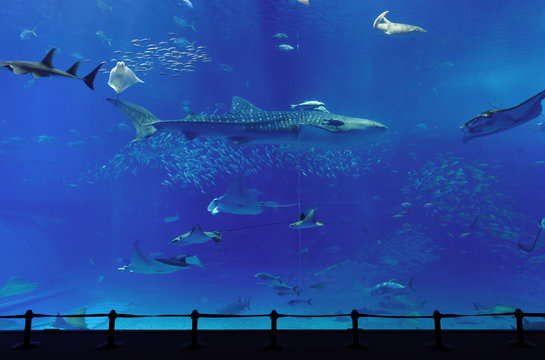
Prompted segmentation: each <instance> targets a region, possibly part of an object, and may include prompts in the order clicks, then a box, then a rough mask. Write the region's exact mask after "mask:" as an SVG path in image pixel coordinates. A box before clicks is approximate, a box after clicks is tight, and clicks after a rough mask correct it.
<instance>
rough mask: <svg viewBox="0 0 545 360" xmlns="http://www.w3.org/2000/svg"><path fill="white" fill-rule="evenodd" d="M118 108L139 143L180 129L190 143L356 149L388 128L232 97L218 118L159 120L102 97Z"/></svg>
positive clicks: (138, 108) (191, 116) (193, 116)
mask: <svg viewBox="0 0 545 360" xmlns="http://www.w3.org/2000/svg"><path fill="white" fill-rule="evenodd" d="M106 100H107V101H109V102H110V103H112V104H113V105H114V106H115V107H116V108H118V109H119V110H121V112H123V113H124V114H125V116H126V117H127V118H128V119H129V120H130V122H131V123H132V124H133V125H134V127H135V129H136V139H134V140H133V142H137V141H142V140H144V139H146V138H148V137H150V136H152V135H153V134H155V133H156V132H157V131H178V132H181V133H183V134H184V136H185V137H186V138H187V139H189V140H191V139H194V138H196V137H199V136H204V137H212V138H221V139H229V140H232V141H233V142H234V143H236V144H248V143H251V144H278V145H303V146H307V145H308V146H317V147H334V148H339V147H347V146H359V145H362V144H365V143H369V142H376V141H378V140H380V139H381V138H382V136H383V135H384V133H385V132H386V130H387V129H388V127H387V126H386V125H384V124H382V123H380V122H377V121H373V120H368V119H363V118H355V117H350V116H344V115H336V114H332V113H328V112H325V111H319V110H318V111H266V110H262V109H260V108H258V107H257V106H255V105H254V104H252V103H251V102H249V101H248V100H246V99H244V98H242V97H240V96H234V97H233V99H232V102H231V109H230V111H229V112H228V113H225V114H222V115H202V114H195V113H189V114H188V115H187V116H186V117H185V118H183V119H179V120H159V119H158V118H157V117H156V116H155V115H153V114H152V113H151V112H149V111H148V110H146V109H144V108H143V107H141V106H138V105H135V104H132V103H129V102H126V101H123V100H119V99H113V98H108V99H106Z"/></svg>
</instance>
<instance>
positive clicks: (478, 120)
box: [460, 90, 545, 142]
mask: <svg viewBox="0 0 545 360" xmlns="http://www.w3.org/2000/svg"><path fill="white" fill-rule="evenodd" d="M544 98H545V90H544V91H542V92H540V93H539V94H537V95H535V96H533V97H531V98H530V99H528V100H526V101H524V102H523V103H522V104H520V105H517V106H515V107H512V108H509V109H495V110H488V111H485V112H483V113H481V114H479V115H477V116H475V117H474V118H473V119H471V120H469V121H468V122H466V123H465V124H464V125H462V126H460V130H462V132H463V133H464V142H468V141H469V140H471V139H473V138H476V137H480V136H487V135H492V134H496V133H499V132H501V131H505V130H509V129H511V128H514V127H516V126H519V125H522V124H524V123H526V122H528V121H530V120H532V119H535V118H536V117H538V116H539V114H541V111H542V110H543V108H542V107H541V101H542V100H543V99H544Z"/></svg>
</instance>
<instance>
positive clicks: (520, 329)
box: [509, 309, 536, 348]
mask: <svg viewBox="0 0 545 360" xmlns="http://www.w3.org/2000/svg"><path fill="white" fill-rule="evenodd" d="M515 319H516V321H517V340H511V341H509V344H511V345H513V346H517V347H521V348H534V347H536V346H535V344H532V343H529V342H526V341H525V340H524V323H523V321H522V320H523V319H524V313H523V312H522V310H520V309H516V310H515Z"/></svg>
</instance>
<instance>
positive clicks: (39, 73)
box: [0, 48, 104, 90]
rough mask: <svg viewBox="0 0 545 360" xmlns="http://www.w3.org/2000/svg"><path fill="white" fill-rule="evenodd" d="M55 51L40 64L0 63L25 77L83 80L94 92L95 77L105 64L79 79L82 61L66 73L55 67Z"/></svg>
mask: <svg viewBox="0 0 545 360" xmlns="http://www.w3.org/2000/svg"><path fill="white" fill-rule="evenodd" d="M55 50H56V48H53V49H51V50H49V52H48V53H47V55H46V56H45V57H44V58H43V60H42V61H40V62H35V61H25V60H11V61H0V66H2V67H4V68H6V69H8V70H9V71H11V72H13V73H14V74H16V75H24V74H27V73H31V74H32V76H34V77H35V78H40V77H47V76H62V77H67V78H71V79H79V80H83V82H84V83H85V85H87V86H88V87H89V88H90V89H91V90H94V88H93V81H94V80H95V76H96V74H97V72H98V70H99V69H100V67H101V66H102V65H103V64H104V62H101V63H100V64H99V65H98V66H97V67H96V68H95V69H94V70H93V71H91V72H90V73H89V74H88V75H87V76H85V77H79V76H78V75H77V74H76V71H77V70H78V67H79V64H80V61H77V62H76V63H75V64H74V65H72V66H71V67H70V68H69V69H68V70H66V71H63V70H60V69H57V68H55V67H53V55H54V54H55Z"/></svg>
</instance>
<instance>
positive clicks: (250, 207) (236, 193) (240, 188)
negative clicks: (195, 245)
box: [207, 172, 297, 215]
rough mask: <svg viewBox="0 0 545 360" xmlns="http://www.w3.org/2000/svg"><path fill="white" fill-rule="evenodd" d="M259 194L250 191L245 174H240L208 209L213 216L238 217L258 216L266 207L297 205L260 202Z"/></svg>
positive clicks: (255, 191) (252, 190)
mask: <svg viewBox="0 0 545 360" xmlns="http://www.w3.org/2000/svg"><path fill="white" fill-rule="evenodd" d="M258 194H259V191H257V190H254V189H251V190H249V189H248V188H247V187H246V182H245V181H244V172H240V173H238V174H237V175H236V176H235V178H234V179H233V182H231V184H230V185H229V187H228V188H227V191H226V192H225V194H223V195H222V196H220V197H218V198H215V199H214V200H212V201H211V202H210V204H209V205H208V208H207V209H208V211H209V212H210V213H211V214H212V215H216V214H217V213H219V212H224V213H230V214H237V215H258V214H261V213H262V212H263V211H265V208H266V207H274V208H277V207H286V206H295V205H297V204H288V205H279V204H278V203H277V202H274V201H259V200H257V195H258Z"/></svg>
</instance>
